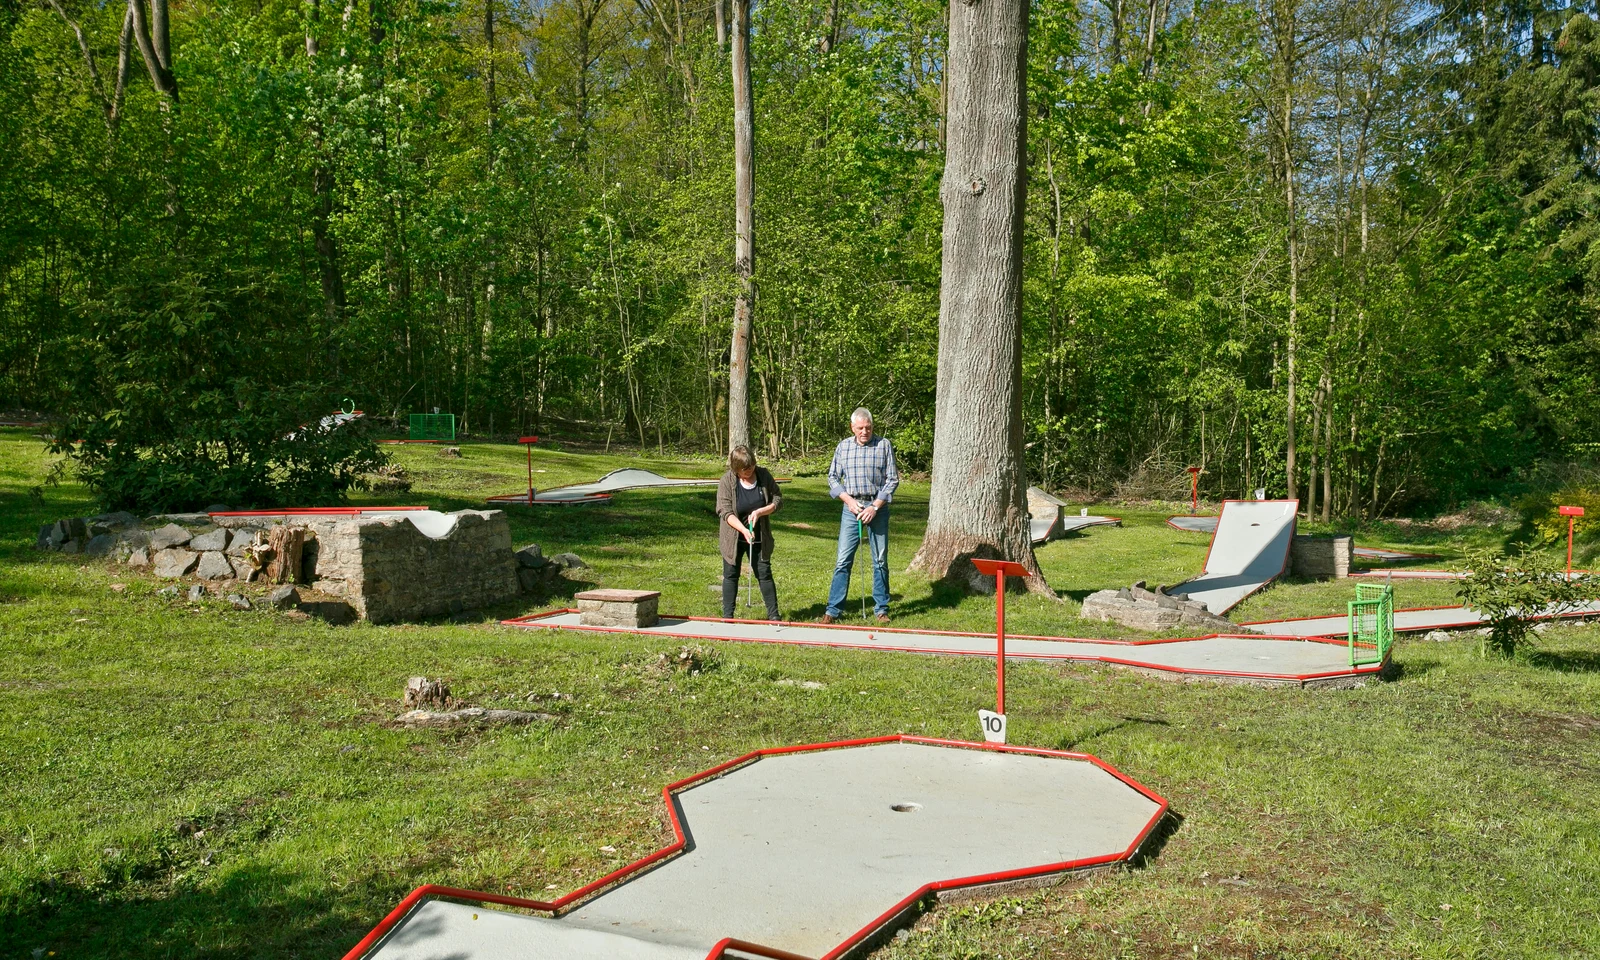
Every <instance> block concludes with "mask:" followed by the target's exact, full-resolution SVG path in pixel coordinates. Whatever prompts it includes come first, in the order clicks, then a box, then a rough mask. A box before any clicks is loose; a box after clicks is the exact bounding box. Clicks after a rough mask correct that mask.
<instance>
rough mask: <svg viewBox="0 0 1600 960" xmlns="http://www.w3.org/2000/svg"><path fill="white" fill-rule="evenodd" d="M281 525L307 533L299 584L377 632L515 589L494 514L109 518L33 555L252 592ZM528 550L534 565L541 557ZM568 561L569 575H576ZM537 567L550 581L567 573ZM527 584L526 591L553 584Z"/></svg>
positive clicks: (57, 532) (60, 528)
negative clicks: (83, 558)
mask: <svg viewBox="0 0 1600 960" xmlns="http://www.w3.org/2000/svg"><path fill="white" fill-rule="evenodd" d="M278 525H288V526H294V527H300V528H303V529H304V530H305V531H306V541H305V548H304V552H303V554H302V557H301V565H300V569H299V570H298V571H297V576H295V577H294V579H295V581H296V582H298V583H302V584H307V585H309V587H310V588H311V590H312V591H315V592H316V593H318V594H320V595H323V596H325V597H329V598H337V599H338V600H341V601H343V602H344V603H347V604H348V605H349V607H350V608H351V610H353V611H354V613H355V615H356V616H359V617H362V618H364V619H367V620H371V621H372V622H374V623H392V622H395V621H400V620H420V619H426V618H428V617H436V616H442V615H445V614H453V613H461V612H464V611H466V610H476V609H481V608H483V607H487V606H492V605H494V604H496V603H500V602H502V601H505V600H508V599H511V598H512V597H515V596H516V595H517V594H518V592H519V589H520V584H519V577H518V569H519V561H518V558H517V556H516V555H514V554H513V553H512V550H511V527H510V524H508V523H507V521H506V516H505V514H504V513H502V512H500V511H498V510H461V511H458V512H456V513H448V514H446V513H438V512H435V511H431V510H430V511H415V512H404V513H391V514H381V515H376V516H374V515H365V516H337V517H321V516H289V517H285V516H282V515H279V516H253V517H212V516H209V515H207V514H204V513H196V514H170V515H163V516H157V517H149V518H147V519H146V520H144V521H143V523H141V522H139V521H138V520H136V519H135V518H134V517H133V516H131V515H129V514H114V515H113V514H106V515H102V516H99V517H88V518H74V519H70V520H62V521H59V522H57V523H55V524H50V525H48V526H46V527H44V528H43V529H41V530H40V531H39V540H38V546H39V548H40V549H45V550H57V551H60V552H63V553H83V554H87V555H89V556H99V557H108V558H111V559H114V560H116V561H118V562H121V563H126V564H127V565H129V566H131V567H135V568H140V569H148V570H149V571H150V572H151V573H154V574H155V575H156V576H158V577H162V578H166V579H178V578H183V579H188V578H199V579H201V580H220V581H237V582H249V581H251V580H255V579H258V578H259V577H260V576H261V575H262V569H263V563H262V562H261V559H260V557H259V556H258V552H259V551H261V550H262V549H263V547H264V545H265V544H266V541H267V538H268V536H269V534H270V532H271V530H272V528H273V527H274V526H278ZM531 549H532V551H533V553H534V554H535V555H537V553H538V548H537V547H534V548H531ZM562 556H566V555H565V554H563V555H562ZM540 559H541V560H542V558H540ZM558 559H559V558H558ZM572 560H573V561H574V563H573V564H570V565H577V566H581V565H582V561H578V560H577V558H576V557H573V558H572ZM523 565H524V566H526V565H527V564H523ZM542 565H543V566H546V567H548V568H549V569H550V570H551V571H553V572H559V571H560V570H562V569H564V566H566V565H563V564H557V563H550V562H543V564H542ZM530 579H531V582H530V585H529V589H532V588H533V587H536V586H538V583H539V580H540V579H544V580H548V579H549V578H548V577H546V578H530ZM347 615H348V614H347Z"/></svg>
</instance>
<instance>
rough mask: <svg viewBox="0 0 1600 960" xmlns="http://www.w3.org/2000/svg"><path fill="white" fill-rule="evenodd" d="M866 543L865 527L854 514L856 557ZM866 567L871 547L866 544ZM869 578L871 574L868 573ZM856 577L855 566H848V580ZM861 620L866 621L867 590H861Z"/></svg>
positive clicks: (870, 561) (869, 562)
mask: <svg viewBox="0 0 1600 960" xmlns="http://www.w3.org/2000/svg"><path fill="white" fill-rule="evenodd" d="M866 542H867V525H866V524H864V523H862V522H861V514H859V513H858V514H856V556H860V555H861V545H862V544H863V543H866ZM867 567H868V569H871V567H872V545H871V544H867ZM868 576H869V577H870V576H871V574H870V573H869V574H868ZM855 577H856V565H855V564H854V563H851V564H850V579H851V580H854V579H855ZM861 619H863V620H865V619H867V588H866V587H862V588H861Z"/></svg>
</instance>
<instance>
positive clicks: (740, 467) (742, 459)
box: [728, 447, 756, 473]
mask: <svg viewBox="0 0 1600 960" xmlns="http://www.w3.org/2000/svg"><path fill="white" fill-rule="evenodd" d="M755 465H756V455H755V454H753V453H751V452H750V448H749V447H734V448H733V450H732V451H730V452H729V453H728V466H729V467H731V468H732V469H733V472H734V473H744V472H745V471H746V470H749V469H750V468H751V467H754V466H755Z"/></svg>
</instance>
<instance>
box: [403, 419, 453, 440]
mask: <svg viewBox="0 0 1600 960" xmlns="http://www.w3.org/2000/svg"><path fill="white" fill-rule="evenodd" d="M455 438H456V415H455V414H453V413H413V414H412V415H411V433H410V439H412V440H454V439H455Z"/></svg>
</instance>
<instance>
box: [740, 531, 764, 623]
mask: <svg viewBox="0 0 1600 960" xmlns="http://www.w3.org/2000/svg"><path fill="white" fill-rule="evenodd" d="M745 526H746V528H747V529H749V531H750V549H748V550H746V551H745V553H746V554H748V555H749V560H750V579H749V580H746V581H745V582H744V608H745V610H747V611H748V610H749V609H750V606H751V601H750V588H751V587H752V586H754V585H755V579H756V548H757V547H758V546H760V544H761V541H760V540H759V539H757V538H756V525H755V524H754V523H748V524H746V525H745Z"/></svg>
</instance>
